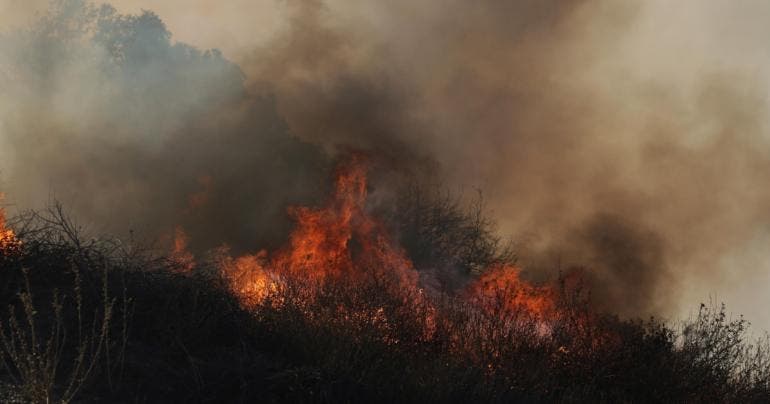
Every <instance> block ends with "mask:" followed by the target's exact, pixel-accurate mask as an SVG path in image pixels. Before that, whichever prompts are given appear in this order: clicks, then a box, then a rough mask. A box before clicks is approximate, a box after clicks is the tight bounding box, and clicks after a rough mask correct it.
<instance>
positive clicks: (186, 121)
mask: <svg viewBox="0 0 770 404" xmlns="http://www.w3.org/2000/svg"><path fill="white" fill-rule="evenodd" d="M170 37H171V33H170V32H169V31H168V30H167V28H166V27H165V25H164V23H163V22H162V20H161V19H160V18H159V17H158V16H157V15H155V14H153V13H152V12H144V13H142V14H139V15H122V14H119V13H118V12H117V11H116V10H115V9H114V8H112V7H110V6H102V7H96V6H92V5H90V4H88V3H85V2H82V1H61V2H55V3H52V8H51V9H50V10H49V12H48V13H47V14H45V15H44V16H43V17H41V18H40V19H39V20H37V21H36V22H35V23H33V24H32V26H31V27H30V28H28V29H25V30H21V31H15V32H11V33H9V34H7V35H6V36H4V37H3V38H2V41H3V42H2V45H3V48H2V49H3V59H2V67H3V69H2V71H3V74H4V76H3V86H2V88H3V89H4V90H5V91H4V92H5V94H4V96H3V103H2V117H3V129H2V130H3V132H2V134H3V136H2V139H3V142H4V147H3V149H4V150H7V151H10V153H8V154H6V155H5V156H4V159H3V168H4V169H5V170H4V171H5V173H4V174H5V176H4V177H5V179H6V181H7V183H6V186H7V191H8V193H9V194H10V195H12V198H13V199H12V200H13V201H14V202H15V203H16V204H17V205H18V206H22V207H35V206H40V203H41V202H45V201H47V200H49V199H50V196H52V197H54V198H57V199H59V200H61V201H62V202H63V203H64V205H65V206H67V207H68V208H70V209H71V210H72V211H73V214H74V215H75V216H76V217H77V218H79V219H80V220H81V221H83V222H85V224H86V225H88V226H89V227H91V228H92V230H93V231H97V232H109V233H113V234H118V235H121V236H122V237H128V236H129V231H133V232H134V233H135V234H137V235H141V236H142V237H147V236H148V235H149V236H151V237H156V236H160V237H162V236H170V234H171V233H172V231H173V230H174V228H175V227H176V226H177V225H181V226H182V227H183V228H184V229H185V230H187V231H188V232H190V233H191V234H192V235H193V237H192V239H191V241H192V243H193V244H192V246H193V247H194V249H195V250H198V251H199V250H201V249H203V248H211V247H213V246H215V245H217V243H227V244H229V245H231V246H232V247H234V248H236V249H246V248H254V246H255V245H260V244H261V245H266V246H269V245H271V243H277V242H278V240H279V239H280V238H281V237H282V236H285V233H286V232H287V231H288V229H289V226H290V223H289V222H288V220H287V219H286V215H285V207H286V205H287V204H297V203H313V202H315V201H316V198H317V196H318V195H319V194H320V193H322V192H323V190H324V186H323V185H319V184H323V183H324V181H325V179H326V175H325V173H326V172H327V171H328V165H329V162H328V157H326V156H324V155H323V154H322V153H320V152H319V151H318V150H317V149H316V148H314V147H312V146H310V145H308V144H306V143H303V142H301V141H299V140H297V139H296V138H295V137H293V136H292V135H291V134H289V132H288V129H287V127H286V124H285V121H284V120H283V119H282V118H281V117H280V116H279V115H278V114H277V112H276V110H275V102H274V100H273V99H271V98H270V97H266V96H265V97H263V96H254V95H250V94H248V93H247V91H246V89H245V87H244V84H243V82H244V76H243V73H242V71H241V70H240V68H239V67H238V66H237V65H235V64H233V63H232V62H229V61H228V60H226V59H225V58H224V57H223V56H222V55H221V54H220V53H219V52H218V51H216V50H209V51H201V50H198V49H196V48H194V47H191V46H189V45H186V44H183V43H174V42H173V41H172V40H171V39H170Z"/></svg>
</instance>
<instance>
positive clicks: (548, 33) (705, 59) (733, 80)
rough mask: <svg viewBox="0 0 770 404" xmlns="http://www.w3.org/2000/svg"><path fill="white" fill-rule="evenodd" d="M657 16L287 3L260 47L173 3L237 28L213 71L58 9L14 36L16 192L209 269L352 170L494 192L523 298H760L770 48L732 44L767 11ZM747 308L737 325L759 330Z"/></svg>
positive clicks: (112, 24) (8, 180) (209, 60)
mask: <svg viewBox="0 0 770 404" xmlns="http://www.w3.org/2000/svg"><path fill="white" fill-rule="evenodd" d="M121 3H126V4H127V3H131V4H132V5H135V3H136V2H128V1H116V6H118V7H120V6H121ZM664 3H665V2H622V3H621V2H610V1H602V0H582V1H525V0H522V1H517V2H496V1H482V2H474V3H473V4H471V3H466V2H461V1H448V2H419V3H415V2H411V1H392V2H387V3H383V2H355V3H351V2H344V1H336V0H335V1H333V0H329V1H327V2H322V1H311V2H285V3H280V5H278V6H276V7H277V8H278V9H279V10H280V11H279V12H276V14H275V16H274V19H276V20H279V21H280V22H279V23H274V24H275V26H276V27H277V28H276V29H275V32H272V33H271V34H270V36H269V38H265V35H264V33H262V31H260V32H261V33H262V34H260V36H259V40H256V39H255V40H254V42H255V44H254V46H252V47H248V46H244V45H243V44H244V43H249V41H248V40H247V39H243V38H245V37H247V36H248V35H250V33H249V29H248V28H244V27H247V26H248V24H243V23H237V21H234V20H233V21H230V20H227V21H217V20H214V19H210V20H209V19H206V18H205V15H206V13H204V12H203V11H202V10H203V6H201V5H199V4H198V3H194V4H192V5H191V4H190V3H186V2H164V6H163V8H164V9H166V10H171V11H168V12H169V13H170V14H172V13H174V11H173V10H176V9H178V10H179V13H182V14H184V15H195V12H196V7H198V8H200V10H201V12H199V13H198V14H197V15H198V17H199V18H200V21H202V22H203V23H205V24H206V25H207V26H216V25H217V24H222V25H227V24H230V23H232V24H231V25H230V26H229V28H230V30H229V31H228V32H229V33H230V34H232V33H237V34H238V37H239V38H241V39H240V40H239V45H238V47H237V50H234V52H235V53H233V54H231V55H228V54H225V55H222V54H220V53H217V52H213V51H209V52H206V51H201V50H198V49H195V48H194V47H192V46H189V45H185V44H181V43H178V42H174V40H173V39H171V37H170V31H174V29H173V27H171V28H170V29H169V28H166V27H165V26H164V25H163V24H162V21H161V18H166V17H165V16H164V15H160V16H159V17H158V16H155V15H153V14H143V15H140V16H129V15H122V14H120V12H119V11H117V10H113V9H109V8H102V9H100V8H98V7H96V6H94V7H95V8H89V6H88V5H86V4H85V3H82V2H79V1H73V0H70V1H64V2H57V3H55V4H58V6H57V7H58V8H57V7H54V9H53V11H52V12H51V13H49V14H47V16H45V17H43V18H42V19H39V20H37V21H36V22H34V23H32V25H31V26H30V27H29V28H26V29H24V30H21V31H18V30H17V31H11V32H8V33H6V34H4V36H3V53H2V55H3V56H2V66H3V67H2V80H3V86H2V88H3V91H4V92H5V94H4V97H3V99H2V101H0V103H1V105H0V107H2V117H3V119H2V120H3V127H2V131H3V132H2V142H3V149H4V152H3V153H2V159H3V168H4V170H3V172H4V176H3V177H4V178H3V179H4V181H5V182H4V189H5V190H6V192H7V193H8V194H9V196H10V197H11V198H12V200H13V201H14V202H15V203H16V204H17V206H23V207H33V206H38V205H39V204H40V201H41V200H45V199H47V198H48V196H49V195H50V194H53V195H55V196H56V197H57V198H59V199H62V200H63V201H64V202H65V204H67V206H69V207H70V208H71V209H72V210H73V212H74V213H75V214H76V215H77V216H78V217H79V218H80V219H81V220H85V221H86V222H87V223H91V224H93V225H94V226H101V225H105V224H106V226H107V229H105V230H109V231H110V232H116V233H118V234H120V233H121V232H122V233H123V234H125V232H127V230H128V229H135V230H137V231H141V232H144V233H146V234H158V233H161V232H164V231H168V229H170V228H173V227H174V226H175V225H177V224H181V225H183V226H184V227H185V229H186V230H187V231H188V232H189V233H190V236H191V240H192V241H193V242H194V243H197V244H196V245H195V246H194V247H196V248H199V249H200V248H204V247H208V246H211V245H212V244H214V243H220V242H227V243H229V244H232V245H235V246H237V247H238V248H244V249H245V248H259V247H264V246H269V245H270V243H277V242H279V240H280V239H282V236H283V235H285V232H286V230H287V229H288V228H289V225H290V224H289V223H288V221H287V219H286V218H285V215H284V213H283V212H284V207H285V206H286V205H287V204H295V203H313V202H314V201H317V200H318V199H319V198H322V197H323V196H322V195H323V194H324V192H325V188H324V187H325V185H324V184H325V181H326V178H327V176H328V172H329V168H330V166H331V164H332V161H333V159H334V156H335V154H336V153H338V152H339V150H345V149H346V148H355V149H360V150H365V151H369V152H370V153H371V154H373V155H377V156H378V158H379V159H381V160H382V161H385V162H387V165H389V166H391V167H392V168H394V169H395V170H396V171H399V172H406V173H408V175H409V176H410V177H411V178H417V179H418V180H419V181H425V182H440V183H441V184H443V185H444V186H447V187H448V188H450V189H451V190H453V191H456V192H461V190H462V189H466V190H467V189H471V188H479V189H481V190H482V191H483V194H484V198H485V201H486V202H487V206H488V208H489V211H490V212H491V214H492V215H493V216H494V217H495V218H496V219H497V220H498V222H499V223H500V226H499V231H500V233H501V234H506V235H511V236H512V237H513V239H514V240H515V241H516V242H517V243H518V246H519V254H520V263H521V265H522V266H524V267H525V268H528V271H529V274H530V276H532V277H538V276H545V275H544V274H547V275H550V276H553V275H554V272H555V271H556V270H557V269H558V268H569V267H571V266H573V265H580V266H583V267H585V268H586V269H585V271H587V275H586V278H587V279H588V280H589V281H590V283H591V285H590V286H591V288H592V289H593V290H594V291H595V292H594V295H595V298H596V299H597V300H598V301H599V302H600V303H601V304H603V305H605V306H608V307H612V308H613V309H615V310H617V311H618V312H620V313H622V314H645V315H646V314H650V313H674V312H676V310H677V309H678V307H680V306H679V305H681V304H683V303H684V304H686V305H693V304H695V303H694V302H693V301H692V300H687V299H702V298H704V297H705V296H706V295H707V294H708V293H714V292H721V290H722V288H725V287H726V288H732V290H735V286H734V285H738V284H746V283H747V284H749V285H750V284H752V283H759V284H761V282H753V281H752V280H762V279H766V277H767V275H766V274H767V272H768V270H767V268H766V267H763V266H762V265H761V262H762V261H761V260H760V261H759V265H748V264H745V263H744V264H741V262H740V260H736V258H735V257H736V256H740V255H741V254H742V253H745V252H746V249H747V248H749V247H748V246H754V247H751V248H757V247H756V246H757V245H761V243H759V244H758V242H757V240H763V239H765V236H764V234H765V233H766V229H767V228H768V217H767V214H766V213H765V211H766V209H765V206H767V202H768V193H767V191H765V190H764V188H765V187H763V184H765V183H767V180H768V178H767V177H768V176H770V171H768V168H769V167H768V162H769V161H770V159H769V158H768V157H769V156H768V148H767V128H766V127H765V124H764V120H765V117H766V113H767V105H766V102H765V93H766V91H765V89H766V81H765V76H766V75H765V73H764V72H763V71H761V70H759V69H758V68H755V66H761V65H762V63H763V62H765V61H764V60H756V59H752V58H751V57H749V56H747V55H748V54H749V53H750V51H751V50H752V49H754V48H753V47H752V46H753V45H745V44H746V43H750V42H751V40H752V38H755V37H759V36H760V35H759V34H761V32H762V31H758V32H754V31H751V30H750V29H749V28H738V26H739V25H740V20H739V17H740V16H744V15H748V14H755V13H756V11H757V10H752V9H751V7H749V6H746V7H747V8H746V9H744V10H737V11H735V10H733V9H732V8H730V7H729V6H725V5H722V4H721V3H718V2H714V3H713V4H710V5H706V6H701V5H700V4H701V3H697V2H683V4H680V5H675V6H671V5H666V4H664ZM696 6H699V8H698V10H701V11H699V12H697V13H696V12H693V10H695V9H696ZM175 7H176V8H175ZM752 7H760V8H761V7H762V6H761V5H754V6H752ZM147 8H150V9H152V5H151V4H148V6H147ZM265 9H269V7H265ZM725 9H727V10H730V11H732V12H733V13H732V14H730V13H725V12H724V11H725ZM88 10H90V11H88ZM703 10H706V11H703ZM709 13H713V14H714V15H717V14H718V15H723V16H724V15H728V16H729V15H732V18H733V20H729V18H728V22H723V23H721V24H724V26H723V27H722V28H721V30H720V32H722V33H725V32H727V33H732V34H729V35H728V34H725V35H722V34H719V33H714V32H711V31H710V30H709V27H710V25H709V23H708V22H709V21H712V20H710V18H713V17H712V16H711V14H709ZM693 15H695V16H696V17H692V16H693ZM169 18H172V17H169ZM228 18H229V19H233V18H235V17H228ZM255 19H257V20H263V19H265V16H264V15H260V16H259V17H258V18H257V17H255ZM730 21H732V22H730ZM747 26H754V27H755V26H757V24H753V25H752V24H748V25H747ZM236 27H237V28H236ZM255 29H257V28H255ZM255 32H256V31H255ZM712 39H713V41H712ZM736 44H742V45H744V47H743V48H741V47H737V46H735V45H736ZM222 46H225V47H226V46H227V44H223V45H222ZM712 46H713V47H715V48H716V50H717V51H718V50H719V49H729V50H730V51H729V57H728V56H723V57H721V58H720V57H718V56H716V55H715V54H712V50H713V49H712V48H711V47H712ZM736 49H745V51H744V52H741V51H739V50H736ZM714 53H717V52H714ZM723 54H724V53H723ZM231 60H235V61H237V64H235V63H234V62H232V61H231ZM400 183H401V181H400V180H399V179H398V178H396V179H393V178H389V179H387V180H383V181H381V182H380V184H388V186H387V187H386V186H383V185H380V186H379V187H378V186H377V185H375V188H376V189H375V190H374V192H373V196H374V199H375V202H376V201H378V200H381V201H386V200H388V198H389V195H392V194H394V193H395V194H397V191H393V189H394V188H397V187H398V186H400ZM393 184H395V185H393ZM470 193H471V194H472V192H470ZM191 198H192V199H191ZM191 200H193V201H194V203H192V205H194V206H191ZM727 262H729V263H731V265H726V263H727ZM755 263H756V262H752V264H755ZM763 291H764V289H763V288H762V287H761V286H757V287H756V288H755V289H753V291H752V292H751V293H753V295H755V296H758V297H757V298H759V296H760V295H762V294H763ZM725 293H726V294H727V295H729V293H730V292H725ZM683 296H684V297H683ZM723 296H724V295H723ZM683 299H684V301H683ZM752 306H754V305H749V306H746V307H736V310H739V311H743V312H745V313H746V314H747V315H749V317H753V318H756V319H757V322H759V323H763V322H766V321H765V320H763V319H765V318H766V317H762V314H761V313H759V312H757V311H756V310H754V311H752V310H747V309H749V308H750V307H752ZM767 321H770V320H767Z"/></svg>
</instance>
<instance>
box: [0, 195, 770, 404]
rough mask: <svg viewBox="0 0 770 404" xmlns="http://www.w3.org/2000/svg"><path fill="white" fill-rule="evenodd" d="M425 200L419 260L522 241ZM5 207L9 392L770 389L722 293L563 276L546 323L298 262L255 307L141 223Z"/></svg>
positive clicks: (171, 396)
mask: <svg viewBox="0 0 770 404" xmlns="http://www.w3.org/2000/svg"><path fill="white" fill-rule="evenodd" d="M431 203H433V202H431ZM431 203H428V202H427V201H426V200H420V201H416V200H414V199H411V202H410V203H409V204H407V205H409V206H410V209H413V210H414V211H412V212H411V213H404V215H402V216H401V217H402V218H403V221H404V223H403V226H402V227H401V230H402V231H405V229H410V230H409V234H408V236H409V237H412V239H411V240H412V241H411V242H407V243H406V245H407V246H408V247H407V249H408V250H409V252H410V253H411V254H414V251H415V250H413V249H412V248H416V249H417V251H418V252H421V253H422V254H423V255H422V256H421V257H417V256H416V257H415V262H416V263H417V264H416V266H417V267H418V269H419V268H429V267H432V266H437V265H445V264H446V263H447V262H451V263H455V264H456V265H458V266H459V267H461V268H463V270H464V271H465V270H467V271H469V272H472V271H470V270H471V269H472V268H473V264H472V263H473V262H474V260H479V261H483V260H489V259H492V258H490V257H497V258H494V259H498V258H500V257H507V258H511V255H510V253H509V252H507V251H508V250H505V249H501V248H502V246H503V244H501V243H500V242H499V241H498V240H497V239H494V238H493V237H492V234H493V233H491V232H489V231H488V230H489V226H490V224H489V223H488V222H487V221H486V220H485V219H483V218H482V217H481V216H479V214H480V212H479V210H478V209H470V210H463V208H462V205H461V204H455V203H450V202H449V200H447V199H439V200H438V202H435V204H433V205H431ZM405 212H406V211H405ZM416 212H420V213H416ZM10 224H11V225H12V226H13V228H14V229H15V231H16V234H17V237H18V239H20V240H21V241H22V246H21V247H20V248H15V249H7V250H5V251H4V252H3V253H2V254H0V303H2V305H1V306H2V308H3V312H2V316H0V331H1V332H0V354H1V355H2V356H1V358H2V362H1V363H2V367H0V401H2V402H153V403H154V402H254V401H260V402H520V401H523V402H539V401H545V402H551V401H559V402H584V401H587V402H658V401H666V402H752V401H754V402H766V401H767V400H768V399H769V398H770V356H768V352H767V349H768V344H767V343H766V341H765V340H754V339H753V338H749V335H748V333H747V327H748V323H747V322H746V321H745V320H743V319H742V318H737V319H732V318H730V317H729V316H728V315H727V314H726V310H725V308H724V307H723V306H718V305H709V306H706V305H703V306H701V307H700V310H699V311H698V313H697V315H696V316H695V317H694V318H692V319H690V320H689V321H686V322H684V323H682V324H666V323H663V322H661V321H658V320H655V319H650V320H647V321H640V320H622V319H619V318H617V317H615V316H612V315H610V314H599V313H595V312H593V311H592V310H591V305H590V301H589V299H588V297H587V294H586V293H584V292H582V291H581V290H580V289H579V288H575V287H569V286H567V283H568V282H567V281H566V280H564V281H563V282H561V284H560V285H561V287H560V290H559V294H560V298H559V299H558V302H559V303H558V304H559V305H560V310H559V315H558V316H557V317H555V318H553V319H551V320H550V321H549V323H548V325H547V327H546V328H544V325H543V323H542V322H540V321H538V319H536V318H535V317H533V316H531V315H530V314H529V313H527V312H526V311H517V310H510V309H509V308H506V307H505V306H504V305H502V304H499V305H496V304H495V303H496V302H495V301H494V299H493V300H492V301H490V302H487V303H488V305H487V306H486V308H487V310H479V309H478V307H477V306H474V305H471V304H469V303H468V302H467V301H465V300H462V299H459V298H457V294H456V293H455V294H453V293H450V292H442V293H441V294H440V298H436V299H433V300H432V301H431V303H430V304H429V303H428V300H426V299H425V298H424V296H422V295H421V293H422V292H421V291H418V292H417V293H416V295H415V291H412V290H409V289H404V288H401V287H399V284H398V280H397V279H395V278H391V277H389V276H388V274H387V273H384V274H383V273H382V272H377V271H373V274H376V276H370V277H367V278H363V279H357V280H355V281H353V280H348V279H346V278H338V279H333V280H329V281H326V282H320V283H310V282H308V280H307V279H304V278H301V277H286V278H285V279H283V280H282V282H281V283H280V285H279V286H278V287H276V289H275V290H274V291H273V292H272V293H271V294H270V295H269V296H268V297H267V298H266V299H265V300H264V301H262V302H260V303H259V304H257V305H252V306H249V307H244V305H243V304H242V303H241V302H239V300H238V299H237V298H236V296H234V295H233V294H232V293H231V291H230V290H229V288H228V285H227V282H226V281H225V280H224V279H223V278H222V276H221V274H220V272H219V270H218V269H217V268H216V267H215V266H214V264H213V263H208V264H207V263H206V262H205V260H201V261H204V262H200V263H199V265H198V266H197V267H196V268H195V270H194V271H192V272H188V273H183V272H180V271H178V270H176V263H175V262H173V260H171V259H169V258H167V257H164V256H163V255H162V254H159V253H158V251H157V250H153V249H151V248H147V247H143V246H142V245H141V243H139V242H137V241H135V240H118V239H114V238H104V237H99V238H94V237H92V236H91V235H89V234H88V233H87V232H86V231H84V230H83V229H82V228H80V227H78V226H76V225H75V224H73V223H72V222H71V221H70V220H69V219H68V218H67V216H66V215H65V214H64V213H63V210H62V209H61V207H56V206H54V207H53V208H52V209H50V210H48V211H46V212H32V213H26V214H22V215H20V216H17V217H16V218H15V219H13V220H11V221H10ZM436 226H443V227H442V228H443V230H444V231H437V230H436ZM401 237H407V234H402V235H401ZM465 243H472V245H466V244H465ZM409 246H412V247H409ZM479 246H481V247H480V248H479ZM474 254H478V256H473V255H474ZM463 265H465V267H463ZM468 276H476V275H474V274H472V273H470V274H468ZM309 294H312V295H313V298H312V299H309V298H308V295H309ZM340 308H344V309H340ZM426 330H427V331H426Z"/></svg>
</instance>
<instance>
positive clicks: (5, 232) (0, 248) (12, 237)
mask: <svg viewBox="0 0 770 404" xmlns="http://www.w3.org/2000/svg"><path fill="white" fill-rule="evenodd" d="M2 199H3V194H0V200H2ZM6 226H7V225H6V219H5V210H4V209H3V208H2V207H0V253H2V254H4V255H9V254H11V253H13V252H16V251H18V250H19V248H20V247H21V240H19V239H18V238H16V234H15V233H14V232H13V230H11V229H9V228H8V227H6Z"/></svg>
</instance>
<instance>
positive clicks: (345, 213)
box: [221, 155, 417, 303]
mask: <svg viewBox="0 0 770 404" xmlns="http://www.w3.org/2000/svg"><path fill="white" fill-rule="evenodd" d="M366 170H367V166H366V162H365V159H364V157H363V156H361V155H355V156H353V157H352V158H351V159H350V160H349V161H347V162H346V163H344V164H342V165H340V166H339V167H338V169H337V173H336V177H335V178H336V179H335V190H334V192H333V194H332V196H331V197H330V198H329V201H328V202H327V203H326V205H325V206H323V207H321V208H309V207H291V208H289V209H288V212H289V215H290V216H291V217H292V218H293V219H294V221H295V222H296V228H295V229H294V231H292V233H291V235H290V237H289V242H288V244H287V245H286V246H284V247H283V248H281V249H279V250H278V251H276V252H275V253H274V254H272V255H270V254H268V253H267V252H265V251H262V252H260V253H258V254H256V255H247V256H244V257H240V258H235V259H233V258H229V257H226V258H225V259H223V260H222V262H223V264H221V267H222V269H223V270H224V273H225V274H226V276H227V278H228V279H229V280H230V281H231V284H232V287H233V290H234V291H235V292H236V293H237V294H238V295H239V296H241V298H242V299H243V300H244V301H246V302H250V303H253V302H254V301H255V300H257V301H258V300H259V299H260V298H262V297H264V296H265V295H267V294H268V293H269V291H270V289H271V288H272V287H274V285H275V283H274V280H273V279H275V278H276V277H281V276H292V277H300V278H304V279H308V280H312V281H316V282H323V281H325V280H328V279H334V278H339V277H343V276H344V277H346V278H347V279H348V280H355V279H361V278H363V277H366V276H384V277H391V278H395V283H396V284H397V286H398V287H401V288H415V289H416V287H417V273H416V271H415V270H414V268H413V266H412V263H411V261H410V260H409V259H408V258H407V257H406V254H405V252H404V251H403V250H402V249H401V248H399V247H398V246H396V245H395V244H394V243H393V242H392V240H391V239H390V237H388V235H387V232H386V230H385V228H384V226H383V225H382V224H381V223H379V222H377V221H376V220H375V219H374V218H372V217H371V216H370V215H368V214H367V213H366V211H365V201H366Z"/></svg>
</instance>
